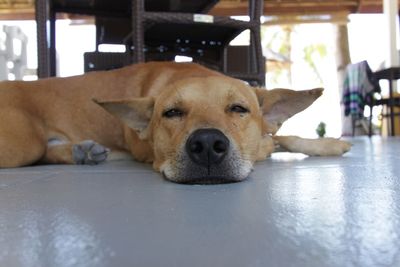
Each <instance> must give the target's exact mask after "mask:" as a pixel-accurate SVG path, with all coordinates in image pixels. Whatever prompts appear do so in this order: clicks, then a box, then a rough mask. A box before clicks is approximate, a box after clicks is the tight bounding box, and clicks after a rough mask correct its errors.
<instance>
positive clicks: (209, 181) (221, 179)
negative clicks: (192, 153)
mask: <svg viewBox="0 0 400 267" xmlns="http://www.w3.org/2000/svg"><path fill="white" fill-rule="evenodd" d="M163 175H164V178H165V179H167V180H169V181H171V182H174V183H179V184H188V185H196V184H197V185H213V184H232V183H238V182H241V181H243V180H245V179H246V178H247V177H245V178H242V179H238V178H235V177H232V176H203V177H182V178H178V179H177V178H170V177H168V176H166V175H165V173H163Z"/></svg>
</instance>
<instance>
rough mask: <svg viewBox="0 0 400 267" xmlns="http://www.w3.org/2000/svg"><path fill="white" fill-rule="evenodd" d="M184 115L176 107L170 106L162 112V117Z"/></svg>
mask: <svg viewBox="0 0 400 267" xmlns="http://www.w3.org/2000/svg"><path fill="white" fill-rule="evenodd" d="M183 115H184V112H183V111H182V110H180V109H178V108H171V109H168V110H166V111H164V113H163V117H166V118H177V117H182V116H183Z"/></svg>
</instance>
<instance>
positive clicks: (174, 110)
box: [0, 62, 350, 183]
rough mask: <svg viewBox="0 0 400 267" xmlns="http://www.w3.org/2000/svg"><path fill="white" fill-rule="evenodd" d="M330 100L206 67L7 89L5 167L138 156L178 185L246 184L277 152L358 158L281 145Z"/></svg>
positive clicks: (1, 126) (2, 137)
mask: <svg viewBox="0 0 400 267" xmlns="http://www.w3.org/2000/svg"><path fill="white" fill-rule="evenodd" d="M321 94H322V89H313V90H308V91H291V90H285V89H276V90H270V91H267V90H264V89H253V88H250V87H249V86H247V85H246V84H245V83H243V82H241V81H239V80H235V79H232V78H229V77H226V76H224V75H222V74H220V73H217V72H214V71H211V70H209V69H206V68H204V67H201V66H199V65H196V64H178V63H155V62H153V63H145V64H137V65H132V66H129V67H125V68H122V69H118V70H113V71H104V72H93V73H89V74H85V75H82V76H76V77H69V78H51V79H43V80H38V81H34V82H2V83H1V84H0V150H1V154H0V167H2V168H7V167H19V166H25V165H30V164H33V163H36V162H42V163H66V164H74V163H75V164H95V163H99V162H101V161H104V160H105V159H106V158H107V155H108V153H109V151H111V152H129V153H130V154H131V155H132V156H133V157H134V158H135V159H136V160H139V161H143V162H149V163H150V162H152V163H153V167H154V168H155V169H156V170H157V171H160V172H162V173H163V174H164V176H165V177H166V178H167V179H169V180H172V181H176V182H183V183H216V182H233V181H240V180H243V179H245V178H246V177H247V176H248V175H249V173H250V171H251V170H252V166H253V163H254V162H255V161H256V160H262V159H265V158H266V157H267V156H269V155H270V154H271V153H272V152H273V151H274V149H275V147H276V145H277V144H279V145H280V146H281V147H282V148H284V149H286V150H288V151H294V152H302V153H305V154H308V155H321V156H331V155H341V154H343V153H344V152H346V151H348V150H349V148H350V145H349V144H348V143H347V142H343V141H339V140H336V139H318V140H310V139H307V140H306V139H301V138H298V137H278V136H274V134H275V133H276V131H277V130H278V129H279V127H280V126H281V124H282V123H283V122H284V121H285V120H287V119H288V118H289V117H291V116H293V115H294V114H296V113H298V112H300V111H302V110H303V109H305V108H307V107H308V106H309V105H310V104H312V103H313V101H314V100H315V99H317V98H318V97H319V96H320V95H321ZM93 99H97V100H95V101H96V102H97V104H96V103H95V102H94V101H92V100H93ZM106 110H107V111H108V112H106ZM110 113H111V114H113V115H114V116H113V115H111V114H110ZM116 117H117V118H119V119H116ZM121 122H122V123H121ZM115 154H116V153H111V154H110V156H109V158H113V155H115Z"/></svg>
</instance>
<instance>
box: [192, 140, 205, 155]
mask: <svg viewBox="0 0 400 267" xmlns="http://www.w3.org/2000/svg"><path fill="white" fill-rule="evenodd" d="M189 150H190V152H192V153H197V154H199V153H201V152H202V151H203V145H202V144H201V142H199V141H197V142H192V143H191V144H190V147H189Z"/></svg>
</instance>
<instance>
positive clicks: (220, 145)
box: [213, 140, 228, 153]
mask: <svg viewBox="0 0 400 267" xmlns="http://www.w3.org/2000/svg"><path fill="white" fill-rule="evenodd" d="M213 149H214V151H215V152H217V153H224V152H226V150H227V149H228V146H227V144H226V143H225V142H223V141H220V140H218V141H216V142H215V143H214V146H213Z"/></svg>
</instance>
